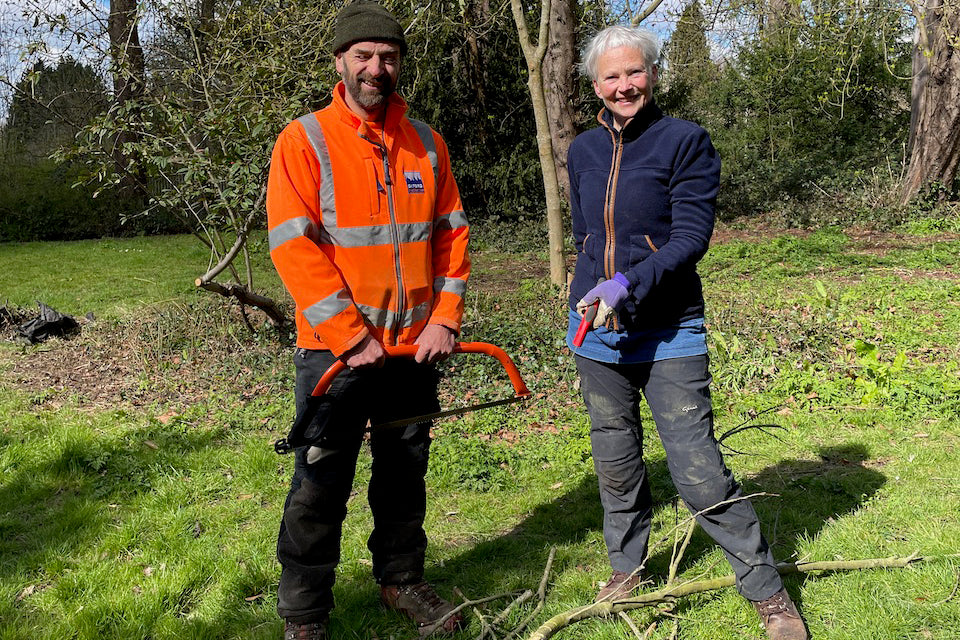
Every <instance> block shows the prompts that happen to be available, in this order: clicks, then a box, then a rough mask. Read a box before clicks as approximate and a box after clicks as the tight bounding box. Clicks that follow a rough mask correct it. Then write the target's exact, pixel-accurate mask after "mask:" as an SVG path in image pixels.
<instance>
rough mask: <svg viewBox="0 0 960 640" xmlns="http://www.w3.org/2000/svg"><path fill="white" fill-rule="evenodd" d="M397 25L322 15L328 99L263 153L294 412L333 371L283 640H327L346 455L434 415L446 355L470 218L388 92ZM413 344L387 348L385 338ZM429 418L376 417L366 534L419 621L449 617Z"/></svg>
mask: <svg viewBox="0 0 960 640" xmlns="http://www.w3.org/2000/svg"><path fill="white" fill-rule="evenodd" d="M406 48H407V47H406V41H405V39H404V34H403V29H402V28H401V26H400V24H399V23H398V22H397V20H396V18H395V17H394V16H393V15H392V14H390V13H389V12H388V11H386V10H385V9H384V8H383V7H382V6H380V5H379V4H377V3H376V2H369V1H360V2H354V3H352V4H349V5H347V6H346V7H344V8H343V10H341V11H340V13H339V14H338V16H337V20H336V25H335V35H334V42H333V53H334V56H335V63H336V68H337V71H338V72H339V74H340V76H341V79H342V82H340V83H338V84H337V86H336V88H335V89H334V91H333V102H332V104H331V105H330V106H328V107H326V108H324V109H321V110H320V111H317V112H314V113H312V114H308V115H306V116H304V117H302V118H299V119H298V120H296V121H294V122H292V123H290V124H289V125H288V126H287V127H286V128H285V129H284V131H283V132H282V133H281V134H280V137H279V138H278V140H277V143H276V146H275V148H274V151H273V157H272V161H271V167H270V178H269V183H268V191H267V214H268V221H269V225H268V226H269V232H270V255H271V258H272V259H273V262H274V264H275V265H276V268H277V271H278V272H279V274H280V277H281V278H282V280H283V282H284V285H285V286H286V287H287V289H288V290H289V292H290V294H291V296H292V297H293V299H294V301H295V303H296V323H297V350H296V354H295V357H294V363H295V366H296V374H297V375H296V403H297V411H298V412H300V411H303V409H304V407H305V405H306V402H307V398H308V397H309V396H310V394H311V391H312V390H313V388H314V386H315V385H316V383H317V381H318V380H319V378H320V376H321V375H322V374H323V372H324V371H326V369H327V368H328V367H329V366H330V365H331V364H332V363H333V362H334V361H335V360H336V359H338V358H339V359H340V360H341V361H342V362H343V363H345V364H346V365H347V367H348V368H347V370H345V371H344V373H342V374H341V375H340V376H338V377H337V378H336V379H335V380H334V382H333V384H332V386H331V388H330V390H329V392H328V393H329V395H330V397H331V398H332V401H331V402H328V403H324V405H323V407H322V408H321V410H320V413H319V415H318V417H317V419H316V421H315V422H314V424H313V427H312V429H313V431H314V432H315V433H317V434H319V435H318V438H317V439H316V440H315V442H314V445H313V446H310V447H303V448H301V449H298V450H297V452H296V463H295V468H294V474H293V479H292V481H291V486H290V493H289V495H288V496H287V500H286V504H285V505H284V514H283V521H282V523H281V526H280V534H279V539H278V542H277V556H278V558H279V560H280V564H281V566H282V571H281V575H280V585H279V589H278V603H277V610H278V613H279V614H280V616H281V617H282V618H284V619H285V621H286V624H285V635H284V637H285V638H286V639H287V640H293V639H295V638H296V639H301V640H305V639H323V638H327V621H328V617H329V613H330V611H331V610H332V609H333V606H334V602H333V594H332V587H333V583H334V571H335V568H336V565H337V562H338V560H339V555H340V533H341V525H342V522H343V519H344V517H345V515H346V503H347V499H348V497H349V495H350V491H351V486H352V482H353V477H354V470H355V465H356V459H357V454H358V451H359V448H360V445H361V442H362V440H363V433H364V427H365V425H366V424H367V422H368V420H369V422H370V424H373V425H376V424H379V423H383V422H388V421H391V420H395V419H399V418H404V417H409V416H411V415H421V414H423V413H429V412H432V411H436V410H437V409H438V408H439V406H438V402H437V389H436V380H437V377H436V373H435V370H434V368H433V366H432V363H434V362H436V361H437V360H439V359H441V358H443V357H445V356H447V355H449V354H450V353H451V352H452V350H453V348H454V346H455V341H456V336H457V332H458V331H459V329H460V322H461V318H462V315H463V299H464V298H463V297H464V292H465V288H466V282H467V278H468V276H469V273H470V263H469V259H468V257H467V240H468V226H467V221H466V218H465V216H464V213H463V210H462V205H461V203H460V197H459V194H458V191H457V185H456V183H455V181H454V178H453V176H452V174H451V170H450V158H449V155H448V152H447V147H446V144H445V143H444V141H443V139H442V138H441V137H440V136H439V135H438V134H437V133H435V132H434V131H432V130H431V129H430V127H428V126H427V125H425V124H423V123H421V122H417V121H415V120H410V119H408V118H407V117H406V116H405V111H406V103H405V102H404V101H403V99H402V98H400V97H399V96H398V95H397V94H396V93H395V92H394V91H395V89H396V85H397V79H398V77H399V74H400V66H401V62H402V60H403V56H404V54H405V53H406ZM400 344H403V345H411V344H413V345H418V349H417V352H416V357H415V358H413V359H408V358H387V357H385V350H384V345H400ZM429 447H430V424H429V422H422V423H418V424H413V425H409V426H407V427H405V428H394V429H382V430H377V429H376V428H374V429H373V430H372V432H371V437H370V448H371V453H372V456H373V466H372V472H371V479H370V485H369V488H368V499H369V502H370V507H371V510H372V512H373V520H374V529H373V532H372V533H371V535H370V538H369V541H368V547H369V549H370V551H371V554H372V559H373V574H374V577H375V578H376V580H377V582H378V583H379V584H380V598H381V601H382V603H383V604H384V605H385V606H387V607H388V608H392V609H396V610H399V611H401V612H403V613H404V614H405V615H407V616H408V617H410V618H412V619H413V620H414V621H415V622H416V623H417V624H418V625H420V627H421V631H424V632H425V631H428V630H431V629H432V630H435V631H439V632H452V631H455V630H456V629H458V628H460V627H462V626H463V625H464V620H463V618H462V616H460V615H459V614H455V615H453V616H451V617H448V618H447V619H446V620H445V621H443V622H442V623H441V624H437V621H438V620H442V619H443V618H444V617H446V616H447V614H449V613H450V612H451V611H452V610H453V608H454V607H453V605H452V604H451V603H449V602H447V601H445V600H443V599H442V598H440V596H438V595H437V594H436V592H435V591H434V590H433V588H432V587H431V586H430V585H429V584H427V583H425V582H424V581H423V569H424V553H425V550H426V545H427V539H426V534H425V533H424V530H423V521H424V515H425V511H426V488H425V484H424V476H425V475H426V470H427V456H428V452H429Z"/></svg>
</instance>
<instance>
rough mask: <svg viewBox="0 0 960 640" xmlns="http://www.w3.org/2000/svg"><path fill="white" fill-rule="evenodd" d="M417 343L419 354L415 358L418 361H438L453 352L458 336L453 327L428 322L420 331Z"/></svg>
mask: <svg viewBox="0 0 960 640" xmlns="http://www.w3.org/2000/svg"><path fill="white" fill-rule="evenodd" d="M416 344H417V345H418V346H419V347H420V348H419V349H417V355H416V356H414V360H416V361H417V362H437V361H438V360H443V359H444V358H446V357H447V356H449V355H450V354H451V353H453V348H454V346H456V344H457V337H456V335H455V334H454V333H453V330H452V329H449V328H448V327H445V326H443V325H442V324H428V325H427V326H426V327H424V329H423V331H421V332H420V337H418V338H417V341H416Z"/></svg>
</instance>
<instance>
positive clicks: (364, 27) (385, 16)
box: [333, 0, 407, 54]
mask: <svg viewBox="0 0 960 640" xmlns="http://www.w3.org/2000/svg"><path fill="white" fill-rule="evenodd" d="M363 40H372V41H379V40H384V41H386V42H395V43H397V44H398V45H400V53H401V54H405V53H406V52H407V40H406V38H405V37H404V36H403V27H401V26H400V23H399V22H397V19H396V18H394V17H393V14H392V13H390V12H389V11H387V10H386V9H384V8H383V7H382V6H381V5H380V3H379V2H373V1H372V0H358V1H357V2H351V3H350V4H348V5H346V6H345V7H344V8H343V9H341V10H340V13H338V14H337V22H336V25H335V27H334V32H333V53H334V54H337V53H340V52H341V51H343V50H344V49H346V48H348V47H349V46H350V45H351V44H353V43H354V42H361V41H363Z"/></svg>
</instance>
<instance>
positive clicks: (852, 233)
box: [844, 228, 960, 256]
mask: <svg viewBox="0 0 960 640" xmlns="http://www.w3.org/2000/svg"><path fill="white" fill-rule="evenodd" d="M844 233H846V234H847V237H848V238H850V245H851V249H852V250H853V251H854V252H856V253H861V254H865V255H875V256H884V255H886V254H888V253H890V252H891V251H897V250H901V249H916V248H918V247H919V248H923V247H929V246H932V245H934V244H937V243H940V242H952V241H956V240H957V239H958V238H960V235H958V234H955V233H941V234H938V235H937V236H936V238H930V237H929V236H916V235H910V234H906V233H893V232H881V231H875V230H872V229H857V228H853V229H847V230H845V232H844Z"/></svg>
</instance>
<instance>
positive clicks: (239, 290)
mask: <svg viewBox="0 0 960 640" xmlns="http://www.w3.org/2000/svg"><path fill="white" fill-rule="evenodd" d="M194 284H196V286H197V287H199V288H201V289H206V290H207V291H212V292H213V293H218V294H220V295H221V296H224V297H228V298H230V297H233V298H236V299H237V300H239V301H240V304H244V305H249V306H251V307H256V308H257V309H260V310H261V311H263V312H264V313H265V314H267V317H268V318H270V322H272V323H273V325H274V326H277V327H281V326H283V325H284V324H286V323H287V317H286V316H285V315H284V313H283V311H281V309H280V306H279V305H278V304H277V303H276V301H274V300H272V299H270V298H268V297H266V296H262V295H260V294H258V293H254V292H253V291H250V290H249V289H247V288H246V287H245V286H244V285H242V284H236V283H232V282H231V283H227V284H222V283H220V282H216V281H213V280H211V281H204V280H202V279H201V278H197V280H196V282H195V283H194Z"/></svg>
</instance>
